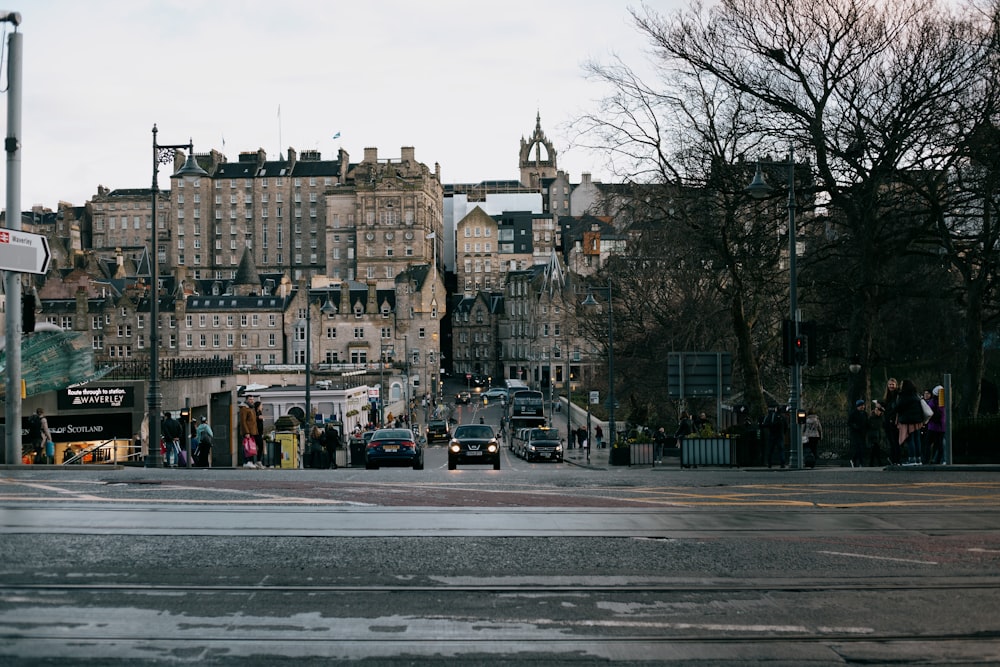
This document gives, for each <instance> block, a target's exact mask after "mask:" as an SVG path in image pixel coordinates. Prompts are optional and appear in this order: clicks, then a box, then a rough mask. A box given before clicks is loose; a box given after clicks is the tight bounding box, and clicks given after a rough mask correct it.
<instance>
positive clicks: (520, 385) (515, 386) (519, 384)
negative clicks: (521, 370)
mask: <svg viewBox="0 0 1000 667" xmlns="http://www.w3.org/2000/svg"><path fill="white" fill-rule="evenodd" d="M503 384H504V386H505V387H507V395H508V396H510V395H511V394H513V393H514V392H515V391H521V390H522V389H528V388H529V387H528V385H527V384H526V383H525V382H524V380H514V379H511V380H504V381H503Z"/></svg>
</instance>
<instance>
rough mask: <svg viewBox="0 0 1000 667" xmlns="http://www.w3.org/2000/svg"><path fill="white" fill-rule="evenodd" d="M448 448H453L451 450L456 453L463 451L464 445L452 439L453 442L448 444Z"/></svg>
mask: <svg viewBox="0 0 1000 667" xmlns="http://www.w3.org/2000/svg"><path fill="white" fill-rule="evenodd" d="M448 448H449V449H451V451H452V452H454V453H456V454H458V453H459V452H460V451H462V447H461V446H460V445H459V444H458V443H457V442H455V441H454V440H452V441H451V444H449V445H448Z"/></svg>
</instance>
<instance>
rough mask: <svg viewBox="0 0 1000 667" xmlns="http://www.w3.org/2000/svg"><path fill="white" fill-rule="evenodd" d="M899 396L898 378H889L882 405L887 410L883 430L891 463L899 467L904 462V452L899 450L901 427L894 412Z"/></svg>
mask: <svg viewBox="0 0 1000 667" xmlns="http://www.w3.org/2000/svg"><path fill="white" fill-rule="evenodd" d="M898 396H899V384H898V383H897V382H896V378H889V379H888V380H887V381H886V383H885V396H883V397H882V401H881V404H882V408H883V410H885V417H884V418H883V419H882V428H883V429H885V441H886V442H888V443H889V463H890V464H892V465H899V464H900V463H902V462H903V456H902V452H901V451H900V448H899V427H898V426H897V425H896V418H895V414H894V413H893V412H892V410H893V405H894V404H895V403H896V398H897V397H898Z"/></svg>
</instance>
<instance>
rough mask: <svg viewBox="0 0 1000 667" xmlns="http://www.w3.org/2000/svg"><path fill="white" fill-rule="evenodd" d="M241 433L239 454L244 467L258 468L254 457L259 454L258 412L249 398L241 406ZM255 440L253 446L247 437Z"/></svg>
mask: <svg viewBox="0 0 1000 667" xmlns="http://www.w3.org/2000/svg"><path fill="white" fill-rule="evenodd" d="M239 427H240V428H239V435H240V447H239V452H238V454H239V456H240V457H242V459H243V467H244V468H256V467H257V464H256V463H254V457H255V456H256V454H257V451H256V447H257V436H258V434H259V432H258V431H257V412H256V410H254V407H253V403H252V402H251V401H250V399H249V398H246V399H244V401H243V405H241V406H240V413H239ZM248 438H249V439H250V440H251V441H253V446H252V447H251V446H250V443H249V442H248V440H247V439H248Z"/></svg>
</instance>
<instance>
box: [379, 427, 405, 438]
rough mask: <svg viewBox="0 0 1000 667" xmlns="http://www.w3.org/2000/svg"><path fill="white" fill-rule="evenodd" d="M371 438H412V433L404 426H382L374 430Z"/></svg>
mask: <svg viewBox="0 0 1000 667" xmlns="http://www.w3.org/2000/svg"><path fill="white" fill-rule="evenodd" d="M372 440H413V433H411V432H410V431H409V430H408V429H405V428H384V429H382V430H380V431H375V435H373V436H372Z"/></svg>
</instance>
